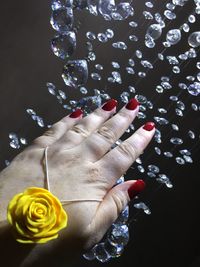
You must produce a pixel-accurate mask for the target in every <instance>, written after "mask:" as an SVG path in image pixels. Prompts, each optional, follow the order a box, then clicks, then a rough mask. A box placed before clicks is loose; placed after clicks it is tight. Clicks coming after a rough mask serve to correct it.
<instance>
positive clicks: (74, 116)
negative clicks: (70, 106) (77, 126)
mask: <svg viewBox="0 0 200 267" xmlns="http://www.w3.org/2000/svg"><path fill="white" fill-rule="evenodd" d="M82 114H83V111H82V110H81V109H77V110H75V111H74V112H73V113H72V114H70V115H69V117H70V118H73V119H75V118H78V117H80V116H81V115H82Z"/></svg>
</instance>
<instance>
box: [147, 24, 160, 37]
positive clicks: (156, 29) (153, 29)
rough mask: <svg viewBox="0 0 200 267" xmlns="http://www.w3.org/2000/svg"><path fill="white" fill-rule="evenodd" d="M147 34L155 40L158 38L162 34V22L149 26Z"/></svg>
mask: <svg viewBox="0 0 200 267" xmlns="http://www.w3.org/2000/svg"><path fill="white" fill-rule="evenodd" d="M146 34H147V35H148V36H150V37H151V38H152V39H153V40H157V39H158V38H160V36H161V35H162V28H161V26H160V24H152V25H150V26H149V27H148V29H147V32H146Z"/></svg>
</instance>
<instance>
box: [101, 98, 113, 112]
mask: <svg viewBox="0 0 200 267" xmlns="http://www.w3.org/2000/svg"><path fill="white" fill-rule="evenodd" d="M116 106H117V100H115V99H110V100H109V101H108V102H106V103H105V104H104V105H103V107H102V109H103V110H105V111H111V110H112V109H113V108H115V107H116Z"/></svg>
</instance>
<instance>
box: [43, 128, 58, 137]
mask: <svg viewBox="0 0 200 267" xmlns="http://www.w3.org/2000/svg"><path fill="white" fill-rule="evenodd" d="M54 133H55V132H54V129H53V128H50V129H49V130H48V131H46V132H45V133H44V134H43V136H47V137H49V136H50V137H51V136H53V135H54Z"/></svg>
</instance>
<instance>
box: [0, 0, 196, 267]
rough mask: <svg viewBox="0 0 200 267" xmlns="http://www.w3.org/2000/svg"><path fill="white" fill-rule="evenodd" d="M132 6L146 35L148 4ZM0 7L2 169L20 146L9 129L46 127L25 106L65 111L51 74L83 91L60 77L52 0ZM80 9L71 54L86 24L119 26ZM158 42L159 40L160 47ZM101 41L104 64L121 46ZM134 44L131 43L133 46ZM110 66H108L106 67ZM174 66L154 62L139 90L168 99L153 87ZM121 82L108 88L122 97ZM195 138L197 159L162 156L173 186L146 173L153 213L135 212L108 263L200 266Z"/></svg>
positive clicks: (55, 116)
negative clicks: (122, 245) (53, 46)
mask: <svg viewBox="0 0 200 267" xmlns="http://www.w3.org/2000/svg"><path fill="white" fill-rule="evenodd" d="M164 3H166V2H165V1H157V3H155V7H156V9H157V10H158V11H159V10H161V9H164ZM134 6H137V8H136V9H137V12H136V15H135V16H136V18H134V19H135V20H136V21H137V20H139V19H140V20H141V25H143V27H141V28H140V31H139V32H138V34H139V36H140V35H141V36H142V35H143V36H144V31H145V28H146V26H145V25H146V24H142V23H143V22H144V19H142V16H141V10H143V9H144V1H138V3H136V2H135V4H134ZM192 8H193V1H189V2H188V4H187V6H186V8H185V9H184V11H183V10H181V11H180V12H179V21H178V22H177V20H176V23H177V25H178V24H180V23H181V22H182V23H183V22H184V21H185V20H186V18H187V15H188V14H189V12H190V11H191V10H192ZM0 10H1V16H0V90H1V97H0V125H1V131H0V151H1V153H0V164H1V169H3V168H4V167H5V163H4V161H5V159H8V160H11V159H12V158H13V157H14V156H15V155H16V154H17V153H19V151H16V150H13V149H11V148H10V147H9V139H8V133H9V132H15V133H17V134H19V135H20V136H25V137H27V138H28V141H29V142H31V140H33V139H34V138H35V137H37V136H39V135H40V134H42V133H43V131H44V129H42V128H39V127H37V126H36V125H35V123H34V122H33V121H32V120H31V119H30V117H29V116H28V115H27V114H26V112H25V110H26V109H27V108H33V109H34V110H36V111H37V113H38V114H39V115H40V116H42V117H43V118H44V120H45V122H46V123H54V122H56V121H58V120H59V119H61V118H62V117H63V116H65V115H66V114H68V113H67V111H66V110H64V109H63V108H62V106H61V105H59V104H58V102H57V101H56V99H55V98H53V97H52V96H51V95H50V94H49V93H48V92H47V89H46V86H45V83H46V82H47V81H51V82H55V83H56V84H57V85H58V86H60V88H61V89H63V90H65V91H66V94H67V96H68V99H78V98H80V97H83V96H82V95H80V93H79V92H78V91H77V90H74V89H65V87H64V85H63V82H62V80H61V78H60V75H59V74H60V72H61V69H62V66H63V62H61V61H60V60H59V59H58V58H56V57H55V56H54V55H53V54H52V52H51V50H50V45H49V41H50V39H51V37H52V36H53V30H52V29H51V27H50V25H49V17H50V4H49V1H47V0H43V1H30V0H26V1H25V0H21V1H2V2H1V5H0ZM138 14H140V16H139V15H138ZM78 16H79V18H80V21H81V30H80V31H79V34H78V48H77V51H76V53H75V55H74V58H78V57H79V56H80V57H81V56H83V55H84V56H85V54H84V53H85V39H84V38H85V37H84V36H85V32H86V31H87V30H93V31H95V30H96V32H101V31H102V30H103V29H106V28H105V25H108V26H107V28H109V27H115V29H116V26H115V25H116V24H113V22H112V23H110V24H109V22H103V20H101V19H99V18H94V17H93V16H87V15H86V13H80V14H79V15H78ZM137 16H138V17H137ZM90 19H91V21H90ZM93 21H95V22H93ZM104 23H105V24H104ZM106 23H108V24H106ZM176 23H174V25H173V23H171V25H170V28H173V26H175V25H176ZM126 25H127V24H125V23H123V22H122V23H120V24H118V26H117V27H118V28H117V30H116V33H117V35H118V36H119V37H120V36H124V34H125V32H126V29H125V26H126ZM197 26H198V25H197ZM139 45H140V46H141V50H142V49H143V48H144V45H143V44H142V42H140V44H139ZM176 47H178V48H180V49H182V50H183V51H184V49H187V46H186V44H185V43H184V42H181V43H180V44H179V45H178V46H176ZM105 48H106V49H105ZM159 48H160V47H159V44H158V50H159ZM178 48H177V49H178ZM98 49H99V50H98V53H99V54H100V55H101V57H100V60H101V61H102V62H103V63H104V64H106V62H107V61H109V62H110V61H111V59H112V58H113V59H114V58H115V56H116V53H118V51H116V50H114V49H111V50H108V49H109V47H106V45H105V46H104V48H103V50H101V46H99V48H98ZM134 50H135V48H134V44H133V49H132V51H131V52H132V54H133V51H134ZM105 51H106V52H105ZM129 51H130V50H129ZM145 51H146V52H145V53H146V54H145V56H146V57H147V56H149V58H151V56H152V57H153V56H155V54H154V55H153V54H150V52H149V50H147V49H146V50H145ZM127 53H129V52H127ZM126 56H128V54H127V55H126ZM118 57H119V62H123V59H124V61H125V58H123V57H124V54H120V52H119V54H118ZM98 63H101V62H98ZM122 64H123V63H122ZM157 64H159V63H157ZM192 68H193V65H192V64H190V65H188V67H187V68H186V71H188V70H189V73H190V74H191V73H192ZM105 71H108V70H107V69H105ZM158 71H159V74H158ZM169 71H170V70H167V69H166V68H162V67H159V66H157V68H156V71H153V72H152V74H151V79H149V80H148V83H147V82H145V81H144V82H143V81H142V82H141V83H140V86H141V92H143V93H144V94H145V95H147V96H149V97H151V99H153V100H155V102H156V103H157V105H159V106H162V105H163V106H164V105H165V104H166V105H167V102H166V103H165V101H166V99H167V97H160V95H158V94H157V95H156V94H153V93H152V92H153V90H152V88H155V85H156V84H157V83H158V82H159V80H158V78H159V77H160V76H161V75H164V74H165V75H166V73H167V72H168V73H169ZM162 72H163V74H162ZM183 75H184V74H183ZM179 78H180V77H179ZM133 82H135V81H133ZM102 83H103V81H102ZM127 85H128V83H127ZM90 86H91V88H96V87H95V86H96V84H95V83H94V84H93V82H92V81H90ZM101 86H102V87H101ZM121 87H123V88H124V87H125V86H124V84H123V86H116V88H115V87H113V88H110V91H109V92H110V95H111V96H112V97H116V98H117V99H119V92H120V90H122V89H123V88H121ZM101 88H104V87H103V85H102V84H98V89H101ZM104 89H105V88H104ZM114 89H115V90H114ZM142 90H143V91H142ZM174 90H175V89H174ZM122 91H123V90H122ZM177 93H178V90H177V91H176V92H174V94H175V95H176V94H177ZM170 94H171V92H170ZM170 94H169V95H170ZM91 95H92V91H91ZM165 96H166V95H165ZM184 97H185V101H186V102H187V103H188V105H189V103H190V102H197V98H194V97H192V99H191V97H190V98H189V96H188V95H187V94H186V95H185V96H183V98H184ZM198 102H199V100H198ZM120 105H122V103H120ZM190 111H191V110H190ZM153 112H154V111H153ZM152 114H153V113H151V112H150V113H149V115H148V116H149V117H148V119H150V120H151V118H152ZM198 114H199V113H198V112H192V111H191V112H190V113H189V114H187V117H186V118H185V119H183V120H182V121H181V123H182V126H183V127H182V128H183V132H182V135H184V134H185V133H184V129H185V128H184V127H186V126H187V129H188V127H189V126H190V125H191V127H193V128H195V129H196V130H197V132H198V130H199V125H200V123H199V115H198ZM142 123H143V122H142ZM140 124H141V122H140ZM167 134H168V132H167ZM198 138H199V136H197V138H196V140H195V141H194V142H193V145H192V147H193V158H194V164H193V165H185V166H180V165H177V164H175V163H174V160H168V161H167V160H165V161H163V160H160V164H161V165H162V167H163V169H164V170H166V172H167V171H168V172H170V173H171V174H173V176H172V177H173V185H174V187H173V189H171V190H169V189H166V187H165V186H158V184H157V183H154V182H151V181H147V182H148V187H147V190H146V192H145V193H144V194H143V196H142V198H141V199H142V200H146V201H145V202H146V203H147V204H148V205H149V206H150V207H151V211H152V215H151V216H147V215H144V214H142V213H140V214H139V216H137V219H136V220H135V222H134V223H133V224H132V225H131V240H130V242H129V244H128V246H127V248H126V250H125V252H124V254H123V256H122V257H120V258H119V259H116V260H113V261H111V262H109V263H106V264H104V266H116V267H117V266H127V267H128V266H135V267H156V266H162V267H165V266H171V267H175V266H176V267H179V266H181V267H196V266H200V230H199V227H200V219H199V212H200V208H199V204H200V194H199V186H200V182H199V179H200V177H199V176H200V175H199V172H200V166H199V148H198V144H197V142H198ZM195 143H196V145H195ZM164 145H165V144H164ZM150 149H151V147H150ZM149 151H150V150H147V151H146V153H147V154H148V153H150V152H149ZM152 160H153V156H152ZM158 162H159V161H158ZM158 165H159V164H158ZM135 175H136V174H135ZM137 175H138V178H145V177H141V174H138V173H137ZM132 177H133V173H131V172H130V173H129V172H128V178H132ZM100 265H101V264H100V263H98V262H91V263H90V262H87V261H85V260H83V259H80V262H79V263H78V264H77V267H78V266H85V267H87V266H88V267H89V266H100ZM4 266H6V265H4ZM66 266H67V263H66Z"/></svg>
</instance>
